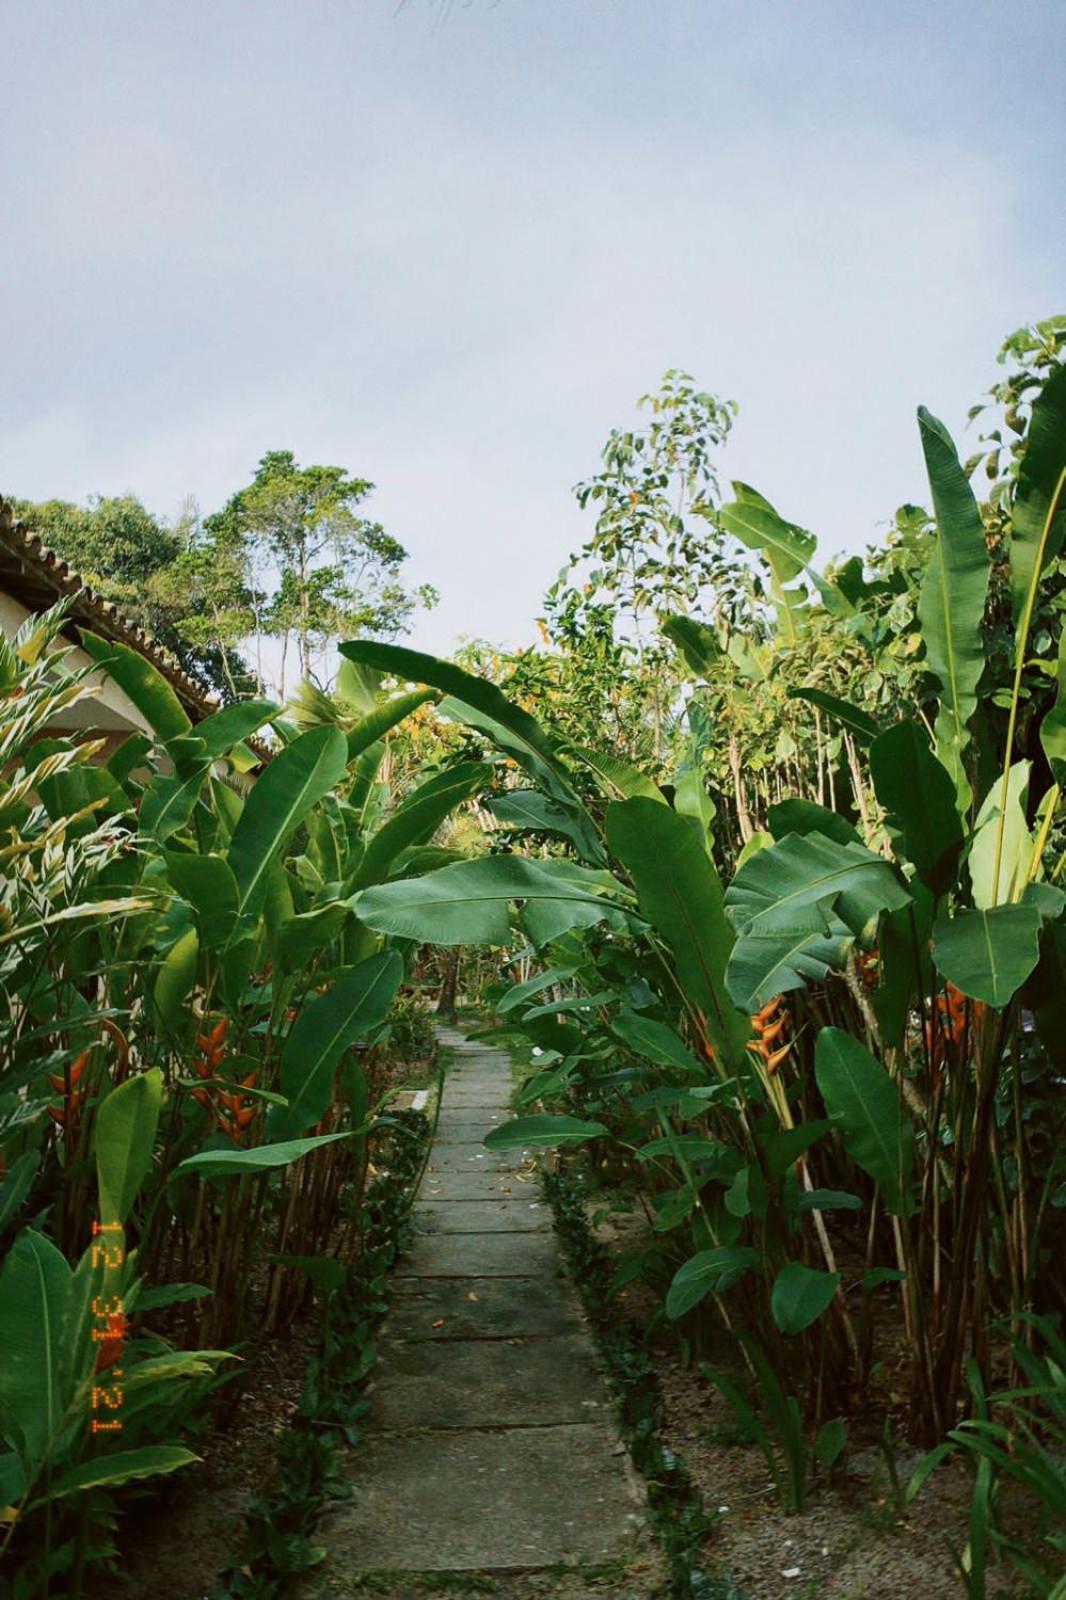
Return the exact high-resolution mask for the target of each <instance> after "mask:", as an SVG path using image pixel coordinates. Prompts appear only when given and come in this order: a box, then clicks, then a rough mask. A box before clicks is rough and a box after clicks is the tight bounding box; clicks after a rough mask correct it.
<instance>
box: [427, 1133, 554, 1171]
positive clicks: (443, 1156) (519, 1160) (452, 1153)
mask: <svg viewBox="0 0 1066 1600" xmlns="http://www.w3.org/2000/svg"><path fill="white" fill-rule="evenodd" d="M528 1160H529V1152H528V1151H522V1150H486V1149H485V1147H484V1145H481V1144H449V1143H448V1141H447V1140H446V1139H445V1140H442V1141H441V1142H440V1143H439V1144H435V1145H434V1146H433V1148H432V1150H431V1151H430V1153H429V1165H428V1167H427V1171H429V1172H477V1171H478V1170H479V1169H480V1170H481V1171H482V1172H516V1171H517V1170H518V1168H519V1167H521V1166H522V1165H523V1164H524V1163H526V1164H528Z"/></svg>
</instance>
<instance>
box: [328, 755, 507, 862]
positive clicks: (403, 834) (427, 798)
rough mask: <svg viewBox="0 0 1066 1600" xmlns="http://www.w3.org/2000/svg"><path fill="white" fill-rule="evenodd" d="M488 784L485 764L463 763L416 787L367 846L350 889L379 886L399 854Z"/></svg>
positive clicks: (426, 836) (431, 832)
mask: <svg viewBox="0 0 1066 1600" xmlns="http://www.w3.org/2000/svg"><path fill="white" fill-rule="evenodd" d="M491 781H492V768H491V767H490V766H489V765H488V764H487V763H486V762H483V761H463V762H461V763H460V764H459V765H458V766H455V767H449V768H448V769H447V770H446V771H445V772H441V773H438V774H437V775H436V776H435V777H432V778H430V779H428V781H427V782H425V783H423V784H420V785H419V787H418V788H417V789H416V790H415V791H414V793H413V794H411V795H409V796H408V797H407V799H406V800H405V801H404V803H403V805H402V806H400V807H399V809H398V810H397V811H395V812H394V813H393V814H392V816H391V817H390V818H389V820H388V821H387V822H386V823H385V824H384V826H383V827H381V828H379V829H378V831H377V833H375V835H374V837H373V838H372V839H371V841H370V843H369V844H368V845H367V847H366V850H365V852H364V854H363V858H362V860H361V861H360V863H359V866H358V867H357V869H356V872H355V876H354V878H353V879H352V880H351V888H352V889H353V890H354V889H363V888H366V887H367V886H368V885H369V884H372V883H379V882H380V881H381V879H382V878H384V877H386V876H387V875H388V872H389V868H390V867H391V866H392V863H393V862H394V861H395V860H396V858H397V856H398V855H399V854H400V852H401V851H403V850H406V849H408V848H409V847H410V846H411V845H416V844H426V843H427V842H428V841H429V840H430V839H431V838H432V837H433V835H434V833H436V831H437V829H438V828H439V827H440V825H441V823H442V822H443V821H444V819H445V817H447V816H448V815H449V814H450V813H451V812H452V811H454V810H455V808H456V806H459V805H462V803H463V801H464V800H469V799H471V797H472V796H473V795H475V794H477V792H478V790H479V789H484V788H485V787H486V785H487V784H489V783H490V782H491Z"/></svg>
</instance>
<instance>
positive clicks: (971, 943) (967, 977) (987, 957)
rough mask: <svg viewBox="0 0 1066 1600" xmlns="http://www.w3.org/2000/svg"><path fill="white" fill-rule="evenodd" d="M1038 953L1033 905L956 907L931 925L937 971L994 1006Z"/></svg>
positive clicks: (1033, 963)
mask: <svg viewBox="0 0 1066 1600" xmlns="http://www.w3.org/2000/svg"><path fill="white" fill-rule="evenodd" d="M1039 957H1040V912H1039V911H1038V910H1037V908H1036V907H1035V906H1033V905H1024V906H993V907H992V908H991V910H988V911H960V912H958V913H957V914H956V915H955V916H954V917H941V918H939V919H938V921H937V922H936V923H935V924H934V926H933V960H934V961H935V962H936V966H937V971H938V972H940V973H942V974H943V976H944V977H945V978H947V980H948V982H949V983H953V984H954V985H955V987H956V989H960V990H961V991H962V993H963V994H966V995H969V996H970V998H971V999H972V1000H983V1001H984V1002H985V1004H986V1005H990V1006H995V1007H996V1008H997V1009H998V1008H1000V1007H1002V1006H1005V1005H1006V1004H1007V1002H1008V1001H1009V1000H1011V999H1012V998H1013V997H1014V995H1015V994H1017V992H1018V990H1019V989H1020V988H1021V986H1022V984H1023V983H1024V982H1025V980H1026V978H1028V976H1029V974H1030V973H1031V972H1032V971H1033V970H1034V968H1035V967H1036V964H1037V961H1038V960H1039Z"/></svg>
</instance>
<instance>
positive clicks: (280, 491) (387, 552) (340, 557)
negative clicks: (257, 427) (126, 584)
mask: <svg viewBox="0 0 1066 1600" xmlns="http://www.w3.org/2000/svg"><path fill="white" fill-rule="evenodd" d="M372 490H373V484H371V483H369V482H367V480H366V479H364V478H355V477H353V476H352V475H351V474H350V473H349V472H348V471H347V470H346V469H345V468H343V467H331V466H310V467H301V466H299V465H298V463H297V461H296V458H295V457H294V455H293V453H292V451H291V450H272V451H270V452H269V453H268V454H267V455H265V456H264V457H263V459H262V460H261V461H260V463H259V465H258V467H257V468H256V473H255V477H254V478H253V480H252V482H251V483H250V484H249V485H248V486H247V487H246V488H244V489H240V490H238V492H237V493H236V494H235V495H234V496H233V497H232V499H231V500H230V501H229V502H228V504H227V505H226V506H225V507H224V509H223V510H222V511H221V512H219V513H218V514H217V515H216V516H214V517H210V518H208V520H207V522H206V524H205V532H206V534H207V537H208V539H209V540H211V541H213V542H214V543H215V544H216V545H219V546H225V547H226V548H228V549H230V550H233V551H236V550H240V552H241V553H242V556H243V560H244V562H245V571H246V576H247V580H248V581H247V587H248V590H249V593H250V594H251V593H252V592H253V591H255V590H257V588H258V585H257V584H255V583H254V582H252V581H251V575H252V573H253V572H254V571H255V570H256V569H257V568H258V569H259V571H260V572H262V571H263V569H264V568H265V569H267V570H268V571H269V573H270V576H271V578H272V579H273V587H272V589H271V590H270V591H269V593H267V594H266V596H265V603H264V604H263V606H262V609H261V611H260V612H259V614H258V623H259V628H260V631H264V632H266V633H267V634H272V635H274V636H275V637H276V638H278V639H280V641H281V645H282V655H283V660H284V658H285V656H286V654H287V652H288V649H289V646H290V642H292V641H295V645H296V650H297V656H298V661H299V668H300V673H301V675H302V676H303V677H310V676H311V675H312V673H313V669H314V665H315V661H316V657H317V658H319V659H320V658H321V656H322V655H323V653H324V652H325V651H326V650H327V648H328V647H329V645H330V644H331V643H332V642H333V641H334V640H335V639H337V638H339V637H341V636H342V635H344V636H347V637H349V638H350V637H352V636H353V635H357V634H361V633H373V634H375V635H376V636H377V637H379V638H390V637H394V636H395V635H396V634H398V633H402V632H403V631H404V630H405V628H406V626H407V624H408V621H409V619H410V617H411V614H412V612H413V611H414V609H415V607H416V606H417V605H419V604H421V605H423V606H431V605H433V604H435V602H436V599H437V595H436V593H435V591H434V590H433V589H432V588H431V586H430V585H428V584H424V585H422V586H421V587H420V588H418V589H416V590H414V591H411V590H408V589H407V588H405V587H404V585H403V583H402V581H401V577H400V573H401V568H402V567H403V564H404V562H405V561H406V560H407V551H406V550H405V549H404V547H403V545H401V544H400V543H399V541H398V540H396V539H394V538H392V537H391V535H389V534H387V533H386V532H385V530H384V528H383V527H382V526H381V524H380V523H379V522H374V521H371V520H370V519H369V518H367V517H365V516H363V515H362V512H361V507H362V506H363V504H364V502H365V501H366V500H367V498H368V496H369V495H370V493H371V492H372ZM282 671H283V674H284V666H283V668H282Z"/></svg>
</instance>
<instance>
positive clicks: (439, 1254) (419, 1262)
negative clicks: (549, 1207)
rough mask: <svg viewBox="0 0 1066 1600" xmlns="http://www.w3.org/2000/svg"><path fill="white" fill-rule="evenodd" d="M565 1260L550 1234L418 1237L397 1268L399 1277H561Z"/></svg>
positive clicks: (476, 1234)
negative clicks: (549, 1275)
mask: <svg viewBox="0 0 1066 1600" xmlns="http://www.w3.org/2000/svg"><path fill="white" fill-rule="evenodd" d="M562 1271H563V1265H562V1258H561V1256H560V1255H559V1249H558V1246H557V1245H556V1243H555V1239H554V1237H553V1236H552V1235H551V1234H547V1233H438V1234H432V1235H429V1234H421V1235H416V1237H415V1240H414V1242H413V1244H412V1246H411V1249H410V1250H409V1252H408V1253H407V1255H406V1256H405V1257H404V1259H403V1260H402V1261H400V1262H399V1263H398V1264H397V1266H396V1276H397V1277H398V1278H529V1277H536V1276H537V1274H538V1273H541V1272H544V1273H551V1274H553V1275H558V1276H560V1277H561V1275H562Z"/></svg>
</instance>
